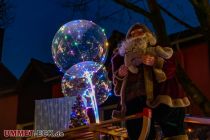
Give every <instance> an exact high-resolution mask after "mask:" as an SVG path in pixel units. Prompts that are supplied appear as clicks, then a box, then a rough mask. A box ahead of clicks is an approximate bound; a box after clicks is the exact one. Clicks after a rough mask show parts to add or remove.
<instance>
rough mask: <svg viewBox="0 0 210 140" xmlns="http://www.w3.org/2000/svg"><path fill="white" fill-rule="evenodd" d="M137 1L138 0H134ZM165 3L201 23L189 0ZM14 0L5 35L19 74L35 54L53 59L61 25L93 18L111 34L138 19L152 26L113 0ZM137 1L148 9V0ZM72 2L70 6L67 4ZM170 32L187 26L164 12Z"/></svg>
mask: <svg viewBox="0 0 210 140" xmlns="http://www.w3.org/2000/svg"><path fill="white" fill-rule="evenodd" d="M132 1H133V2H136V0H132ZM157 1H158V2H159V3H160V4H161V5H163V6H164V7H165V8H167V9H168V10H169V11H170V12H172V13H174V15H176V16H177V17H179V18H181V19H184V21H185V22H187V23H188V24H190V25H191V26H198V21H197V18H196V16H195V14H194V11H193V9H192V6H191V5H190V3H189V2H188V0H176V1H175V0H173V1H171V0H157ZM83 2H85V3H86V2H87V3H86V4H85V5H83V6H80V3H81V0H10V3H11V4H12V5H13V7H14V8H13V10H12V11H13V14H14V15H15V20H14V22H13V23H12V24H10V25H9V26H8V28H7V29H6V33H5V38H4V46H3V63H4V64H5V65H6V66H7V67H8V69H9V70H10V71H11V72H12V73H13V74H14V75H15V76H16V77H17V78H19V77H20V76H21V74H22V73H23V71H24V70H25V68H26V66H27V65H28V64H29V62H30V59H31V58H35V59H38V60H41V61H43V62H53V60H52V55H51V42H52V39H53V37H54V35H55V33H56V31H57V30H58V29H59V27H60V26H62V25H63V24H65V23H67V22H69V21H71V20H76V19H86V20H92V21H93V22H95V23H96V24H98V25H99V26H101V27H102V28H105V30H106V33H107V37H109V36H110V34H111V32H112V31H113V30H119V31H121V32H123V33H126V31H127V29H128V28H129V27H130V26H131V25H132V24H134V23H136V22H141V23H144V24H146V25H147V26H149V27H150V28H151V29H152V27H151V24H150V23H149V21H148V19H146V18H145V17H143V16H141V15H139V14H136V13H134V12H133V11H130V10H127V9H125V8H123V7H121V6H119V5H117V4H116V3H114V2H113V1H112V0H83ZM135 4H137V5H139V6H140V7H142V8H144V9H146V10H147V4H146V0H139V1H138V2H136V3H135ZM67 5H68V6H67ZM163 15H164V18H165V21H166V26H167V31H168V34H171V33H175V32H179V31H182V30H185V28H184V27H183V26H182V25H180V24H179V23H177V22H176V21H174V20H173V19H171V18H170V17H168V16H167V15H165V14H163Z"/></svg>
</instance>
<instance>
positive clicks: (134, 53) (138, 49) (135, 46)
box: [121, 32, 173, 83]
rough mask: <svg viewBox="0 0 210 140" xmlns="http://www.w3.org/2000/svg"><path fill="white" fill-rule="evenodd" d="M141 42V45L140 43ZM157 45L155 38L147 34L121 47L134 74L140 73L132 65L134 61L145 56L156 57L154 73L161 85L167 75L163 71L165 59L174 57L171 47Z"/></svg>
mask: <svg viewBox="0 0 210 140" xmlns="http://www.w3.org/2000/svg"><path fill="white" fill-rule="evenodd" d="M139 42H140V43H139ZM155 44H156V38H155V36H154V35H153V34H152V33H150V32H147V33H145V34H144V35H143V36H142V37H141V38H138V39H136V41H133V40H128V41H127V40H126V41H124V42H123V43H122V45H121V47H123V49H125V52H124V53H125V54H124V63H125V66H127V67H128V69H129V71H130V72H132V73H138V68H137V67H136V66H134V65H133V64H132V60H134V59H135V58H136V57H140V58H141V57H142V56H143V55H145V54H148V55H151V56H155V57H156V61H158V63H156V65H154V66H153V71H154V74H155V77H156V80H157V81H158V82H159V83H160V82H163V81H165V80H166V75H165V73H164V71H163V70H162V68H163V64H164V59H169V58H171V56H172V55H173V50H172V49H171V48H169V47H161V46H159V45H158V46H154V45H155Z"/></svg>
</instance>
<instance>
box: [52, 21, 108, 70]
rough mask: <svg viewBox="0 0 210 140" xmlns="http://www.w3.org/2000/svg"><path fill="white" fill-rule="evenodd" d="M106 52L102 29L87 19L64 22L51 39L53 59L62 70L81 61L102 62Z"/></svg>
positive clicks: (105, 39) (105, 38)
mask: <svg viewBox="0 0 210 140" xmlns="http://www.w3.org/2000/svg"><path fill="white" fill-rule="evenodd" d="M107 52H108V42H107V37H106V35H105V32H104V29H103V28H101V27H99V26H98V25H97V24H95V23H94V22H92V21H88V20H74V21H71V22H68V23H66V24H64V25H63V26H62V27H61V28H60V29H59V30H58V31H57V33H56V34H55V36H54V38H53V41H52V55H53V59H54V61H55V64H56V65H57V67H58V68H59V69H60V70H61V71H63V72H65V71H66V70H68V69H69V68H70V67H71V66H73V65H74V64H77V63H79V62H83V61H95V62H98V63H102V64H103V63H104V62H105V60H106V56H107Z"/></svg>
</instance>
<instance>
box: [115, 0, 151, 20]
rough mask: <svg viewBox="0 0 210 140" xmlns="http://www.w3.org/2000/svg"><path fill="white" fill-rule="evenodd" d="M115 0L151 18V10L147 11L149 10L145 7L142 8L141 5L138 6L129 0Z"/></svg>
mask: <svg viewBox="0 0 210 140" xmlns="http://www.w3.org/2000/svg"><path fill="white" fill-rule="evenodd" d="M114 1H115V2H116V3H118V4H120V5H122V6H124V7H126V8H128V9H130V10H132V11H134V12H136V13H138V14H142V15H144V16H145V17H147V18H150V17H151V15H150V13H149V12H147V11H145V10H144V9H142V8H140V7H138V6H136V5H134V4H133V3H131V2H128V1H126V0H114Z"/></svg>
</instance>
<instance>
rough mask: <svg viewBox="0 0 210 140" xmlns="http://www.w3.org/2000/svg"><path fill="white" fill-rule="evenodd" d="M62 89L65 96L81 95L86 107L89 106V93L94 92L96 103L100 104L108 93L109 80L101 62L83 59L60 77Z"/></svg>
mask: <svg viewBox="0 0 210 140" xmlns="http://www.w3.org/2000/svg"><path fill="white" fill-rule="evenodd" d="M62 91H63V94H64V95H65V96H77V95H78V94H80V95H82V96H83V98H84V99H85V103H86V105H87V107H91V106H92V105H91V104H92V102H91V98H90V94H92V93H94V94H95V97H96V102H97V104H98V105H100V104H102V103H103V102H105V101H106V100H107V98H108V96H109V94H110V91H111V81H109V79H108V74H107V71H106V69H105V67H103V66H102V65H101V64H99V63H97V62H93V61H84V62H80V63H78V64H75V65H74V66H72V67H71V68H70V69H68V70H67V71H66V73H65V74H64V76H63V79H62Z"/></svg>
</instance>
